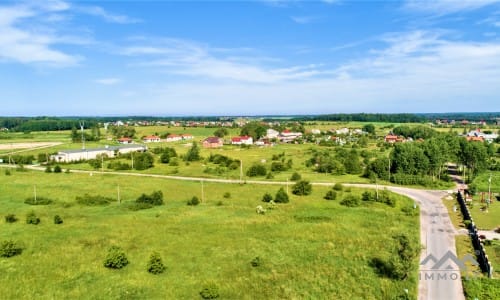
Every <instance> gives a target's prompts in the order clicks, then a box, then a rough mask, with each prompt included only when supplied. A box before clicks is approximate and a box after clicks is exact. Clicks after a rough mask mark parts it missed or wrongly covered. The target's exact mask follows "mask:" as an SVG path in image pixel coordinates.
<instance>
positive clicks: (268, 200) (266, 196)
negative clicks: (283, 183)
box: [262, 193, 273, 202]
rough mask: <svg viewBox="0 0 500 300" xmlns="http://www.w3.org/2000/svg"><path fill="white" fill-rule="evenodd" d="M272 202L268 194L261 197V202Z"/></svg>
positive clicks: (271, 197)
mask: <svg viewBox="0 0 500 300" xmlns="http://www.w3.org/2000/svg"><path fill="white" fill-rule="evenodd" d="M272 200H273V196H271V194H269V193H265V194H264V196H262V202H270V201H272Z"/></svg>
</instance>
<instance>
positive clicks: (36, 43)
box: [0, 1, 80, 66]
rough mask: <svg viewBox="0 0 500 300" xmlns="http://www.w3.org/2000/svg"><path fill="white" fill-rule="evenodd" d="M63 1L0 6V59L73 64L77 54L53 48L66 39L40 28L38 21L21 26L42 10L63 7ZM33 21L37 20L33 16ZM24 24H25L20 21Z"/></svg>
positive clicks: (49, 63)
mask: <svg viewBox="0 0 500 300" xmlns="http://www.w3.org/2000/svg"><path fill="white" fill-rule="evenodd" d="M67 7H68V6H66V5H64V2H60V1H49V2H46V5H45V6H42V5H40V4H37V5H36V7H32V6H28V5H15V6H2V7H0V60H3V61H16V62H21V63H25V64H29V63H43V64H47V65H52V66H67V65H74V64H76V63H77V62H78V61H79V60H80V57H79V56H77V55H71V54H68V53H65V52H63V51H60V50H57V49H55V48H54V45H55V44H58V43H65V41H64V40H63V39H62V38H61V37H58V36H56V35H54V34H52V33H51V32H50V31H43V30H40V26H39V24H36V22H35V24H32V26H21V24H22V23H26V22H25V21H33V20H34V19H36V18H37V17H39V16H40V15H41V14H43V13H50V12H59V11H63V10H66V9H67ZM35 21H36V20H35ZM22 25H26V24H22Z"/></svg>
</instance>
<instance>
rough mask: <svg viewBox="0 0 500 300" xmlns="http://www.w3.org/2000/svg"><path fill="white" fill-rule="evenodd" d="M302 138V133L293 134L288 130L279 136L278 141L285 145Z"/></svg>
mask: <svg viewBox="0 0 500 300" xmlns="http://www.w3.org/2000/svg"><path fill="white" fill-rule="evenodd" d="M300 137H302V132H292V131H290V130H288V129H286V130H283V131H282V132H281V133H280V134H279V136H278V139H279V140H280V141H281V142H283V143H289V142H292V141H295V140H296V139H298V138H300Z"/></svg>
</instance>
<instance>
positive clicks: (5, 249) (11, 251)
mask: <svg viewBox="0 0 500 300" xmlns="http://www.w3.org/2000/svg"><path fill="white" fill-rule="evenodd" d="M22 252H23V248H22V247H21V246H20V245H18V244H17V243H15V242H14V241H11V240H9V241H3V242H2V243H1V244H0V257H12V256H16V255H19V254H21V253H22Z"/></svg>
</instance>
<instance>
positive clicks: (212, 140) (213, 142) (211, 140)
mask: <svg viewBox="0 0 500 300" xmlns="http://www.w3.org/2000/svg"><path fill="white" fill-rule="evenodd" d="M222 145H223V141H222V139H221V138H219V137H216V136H211V137H208V138H206V139H204V140H203V148H220V147H222Z"/></svg>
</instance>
